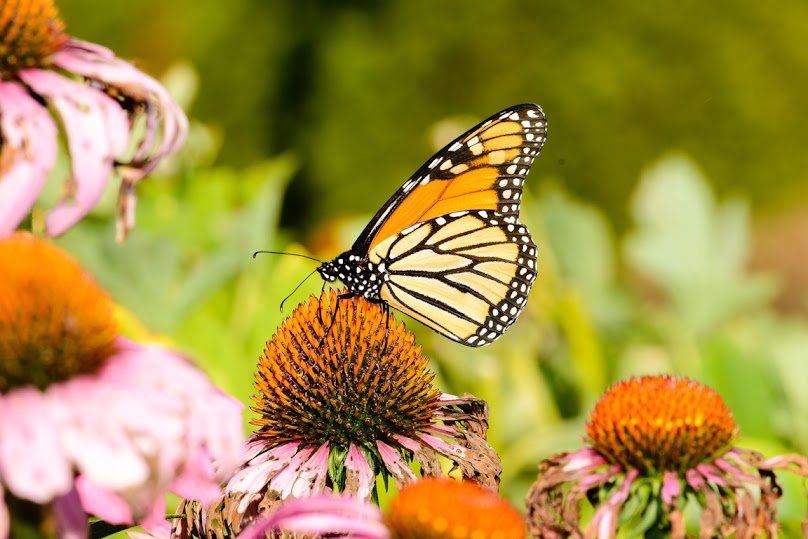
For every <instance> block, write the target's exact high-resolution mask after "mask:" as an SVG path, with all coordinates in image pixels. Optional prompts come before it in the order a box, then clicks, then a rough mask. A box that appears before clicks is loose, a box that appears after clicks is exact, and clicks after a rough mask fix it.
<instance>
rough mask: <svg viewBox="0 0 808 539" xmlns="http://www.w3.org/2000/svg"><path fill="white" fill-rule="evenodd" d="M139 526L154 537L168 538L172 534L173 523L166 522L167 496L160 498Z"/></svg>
mask: <svg viewBox="0 0 808 539" xmlns="http://www.w3.org/2000/svg"><path fill="white" fill-rule="evenodd" d="M139 524H140V525H141V527H142V528H143V529H144V530H146V532H147V533H149V534H151V535H152V536H153V537H168V536H169V535H170V534H171V523H170V522H169V521H168V520H166V499H165V496H159V497H158V498H157V499H156V500H155V501H154V504H152V508H151V511H149V512H148V514H147V515H146V518H144V519H143V520H141V521H140V522H139Z"/></svg>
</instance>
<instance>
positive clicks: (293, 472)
mask: <svg viewBox="0 0 808 539" xmlns="http://www.w3.org/2000/svg"><path fill="white" fill-rule="evenodd" d="M313 452H314V447H313V446H309V447H304V448H303V449H301V450H300V451H298V452H297V453H296V454H295V456H294V457H292V458H291V459H290V460H289V464H287V465H286V466H285V467H284V468H283V469H282V470H281V471H280V472H278V473H277V474H275V476H274V477H273V478H272V479H270V481H269V488H270V490H273V491H276V492H277V493H278V497H279V498H288V497H289V496H290V495H291V493H292V489H293V488H294V486H295V481H296V480H297V472H298V470H299V469H300V467H301V466H302V465H303V463H304V462H306V461H307V460H308V459H309V455H311V454H312V453H313Z"/></svg>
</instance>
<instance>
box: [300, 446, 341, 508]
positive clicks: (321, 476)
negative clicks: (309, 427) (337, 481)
mask: <svg viewBox="0 0 808 539" xmlns="http://www.w3.org/2000/svg"><path fill="white" fill-rule="evenodd" d="M330 449H331V447H330V445H329V443H328V442H326V443H324V444H323V445H321V446H320V447H319V448H318V449H317V451H315V452H314V454H313V455H312V456H311V457H309V459H308V460H307V461H306V462H305V463H303V465H302V466H301V467H300V469H299V470H298V472H297V479H296V480H295V484H294V486H293V487H292V496H293V497H295V498H302V497H305V496H311V495H312V494H318V493H320V492H323V490H324V489H325V480H326V478H327V477H328V453H329V451H330Z"/></svg>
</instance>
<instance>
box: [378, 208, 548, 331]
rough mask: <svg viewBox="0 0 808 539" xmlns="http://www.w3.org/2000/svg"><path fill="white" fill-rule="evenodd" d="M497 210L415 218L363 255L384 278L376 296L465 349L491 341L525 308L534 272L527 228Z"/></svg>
mask: <svg viewBox="0 0 808 539" xmlns="http://www.w3.org/2000/svg"><path fill="white" fill-rule="evenodd" d="M512 221H513V220H512V219H511V218H510V216H508V215H504V214H500V213H498V212H493V211H487V210H480V211H471V212H469V211H461V212H455V213H452V214H448V215H443V216H439V217H435V218H432V219H429V220H426V221H421V222H419V223H417V224H416V225H414V226H411V227H410V228H409V229H407V230H404V231H402V232H400V233H398V234H395V235H393V236H391V237H389V238H387V239H386V240H385V241H384V242H382V243H380V244H378V245H377V246H376V247H375V248H374V249H373V250H372V251H371V252H369V253H368V259H369V261H370V262H371V263H374V264H384V265H385V267H386V271H387V272H388V277H387V279H386V281H385V283H384V284H383V285H382V287H381V290H380V298H381V299H382V300H384V301H386V302H387V303H388V304H389V305H390V306H392V307H394V308H395V309H398V310H400V311H402V312H404V313H406V314H409V315H410V316H412V317H413V318H415V319H417V320H419V321H421V322H423V323H424V324H426V325H428V326H430V327H431V328H433V329H434V330H435V331H437V332H439V333H441V334H443V335H446V336H447V337H450V338H452V339H454V340H456V341H459V342H462V343H463V344H466V345H469V346H482V345H485V344H488V343H490V342H492V341H494V340H495V339H497V338H498V337H499V336H500V335H502V333H503V332H504V331H505V330H506V329H507V328H508V327H509V326H510V325H511V324H512V323H513V322H514V321H515V320H516V318H517V317H518V316H519V313H520V312H521V311H522V309H523V308H524V306H525V303H526V301H527V295H528V293H529V292H530V287H531V285H532V284H533V281H534V279H535V277H536V245H535V244H534V243H533V240H532V238H531V237H530V233H529V232H528V230H527V228H526V227H525V226H524V225H522V224H520V223H518V222H512Z"/></svg>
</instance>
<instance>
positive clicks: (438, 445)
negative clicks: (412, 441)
mask: <svg viewBox="0 0 808 539" xmlns="http://www.w3.org/2000/svg"><path fill="white" fill-rule="evenodd" d="M418 438H419V439H420V440H421V441H422V442H424V444H426V445H427V446H429V447H431V448H432V449H434V450H435V451H437V452H438V453H440V454H441V455H443V456H445V457H449V458H465V457H466V448H465V447H463V446H462V445H459V444H451V443H448V442H445V441H444V440H441V439H440V438H438V437H436V436H432V435H429V434H419V435H418Z"/></svg>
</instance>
